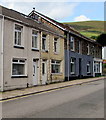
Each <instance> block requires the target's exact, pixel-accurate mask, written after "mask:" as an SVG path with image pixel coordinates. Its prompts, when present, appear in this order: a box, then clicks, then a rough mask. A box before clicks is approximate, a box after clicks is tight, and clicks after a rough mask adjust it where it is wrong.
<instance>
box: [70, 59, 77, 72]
mask: <svg viewBox="0 0 106 120" xmlns="http://www.w3.org/2000/svg"><path fill="white" fill-rule="evenodd" d="M72 65H73V66H74V71H72V69H71V68H72ZM75 73H76V58H74V57H71V59H70V74H75Z"/></svg>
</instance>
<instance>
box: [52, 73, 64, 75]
mask: <svg viewBox="0 0 106 120" xmlns="http://www.w3.org/2000/svg"><path fill="white" fill-rule="evenodd" d="M51 74H52V75H62V73H51Z"/></svg>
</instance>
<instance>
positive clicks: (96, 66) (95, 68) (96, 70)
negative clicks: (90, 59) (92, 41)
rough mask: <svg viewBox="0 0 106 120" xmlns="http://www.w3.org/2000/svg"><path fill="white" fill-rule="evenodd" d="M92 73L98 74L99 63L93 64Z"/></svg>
mask: <svg viewBox="0 0 106 120" xmlns="http://www.w3.org/2000/svg"><path fill="white" fill-rule="evenodd" d="M94 72H95V73H100V62H96V61H95V62H94Z"/></svg>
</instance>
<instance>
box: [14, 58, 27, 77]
mask: <svg viewBox="0 0 106 120" xmlns="http://www.w3.org/2000/svg"><path fill="white" fill-rule="evenodd" d="M24 75H25V59H13V60H12V76H24Z"/></svg>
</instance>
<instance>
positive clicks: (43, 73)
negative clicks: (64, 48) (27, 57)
mask: <svg viewBox="0 0 106 120" xmlns="http://www.w3.org/2000/svg"><path fill="white" fill-rule="evenodd" d="M46 81H47V61H43V62H42V84H46Z"/></svg>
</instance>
